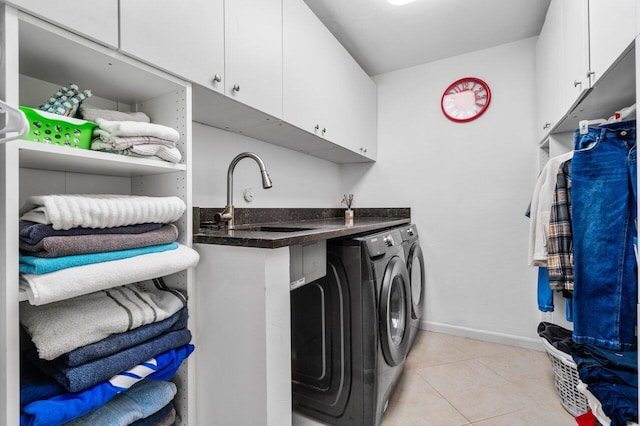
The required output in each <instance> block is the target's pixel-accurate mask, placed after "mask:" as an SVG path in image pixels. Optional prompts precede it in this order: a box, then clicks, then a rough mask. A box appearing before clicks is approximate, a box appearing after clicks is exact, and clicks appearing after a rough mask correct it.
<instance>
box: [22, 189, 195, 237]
mask: <svg viewBox="0 0 640 426" xmlns="http://www.w3.org/2000/svg"><path fill="white" fill-rule="evenodd" d="M186 209H187V206H186V204H185V203H184V201H182V200H181V199H180V198H178V197H176V196H173V197H147V196H140V195H118V194H79V195H73V194H61V195H55V194H54V195H34V196H31V197H29V198H28V199H27V202H26V203H25V205H24V206H23V207H22V209H21V210H20V212H21V214H22V216H21V217H20V219H21V220H29V221H31V222H36V223H44V224H51V225H52V226H53V229H71V228H76V227H81V228H110V227H114V226H125V225H135V224H139V223H147V222H150V223H170V222H174V221H176V220H178V219H179V218H180V217H181V216H182V214H183V213H184V211H185V210H186Z"/></svg>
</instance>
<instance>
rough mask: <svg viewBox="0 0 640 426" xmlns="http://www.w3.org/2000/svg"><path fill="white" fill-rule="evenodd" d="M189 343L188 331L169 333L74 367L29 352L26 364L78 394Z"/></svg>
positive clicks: (189, 335)
mask: <svg viewBox="0 0 640 426" xmlns="http://www.w3.org/2000/svg"><path fill="white" fill-rule="evenodd" d="M190 341H191V332H190V331H189V330H188V329H186V328H183V329H182V330H177V331H170V332H168V333H164V334H162V335H161V336H158V337H156V338H153V339H151V340H148V341H146V342H144V343H142V344H140V345H137V346H133V347H131V348H128V349H125V350H123V351H120V352H118V353H115V354H113V355H110V356H108V357H104V358H100V359H97V360H94V361H91V362H88V363H86V364H82V365H80V366H78V367H69V366H67V365H65V364H64V363H62V362H57V361H55V360H54V361H45V360H42V359H40V358H38V356H37V354H36V353H35V352H31V353H30V354H29V355H28V356H29V361H30V362H31V363H33V364H35V365H36V366H37V367H38V368H40V370H42V371H43V372H44V373H45V374H47V375H49V376H51V377H52V378H53V379H55V380H56V381H57V382H58V383H60V384H61V385H62V386H63V387H64V388H65V389H66V390H68V391H69V392H79V391H82V390H84V389H87V388H89V387H91V386H93V385H95V384H97V383H100V382H102V381H105V380H108V379H109V378H110V377H112V376H114V375H116V374H118V373H119V372H121V371H125V370H127V369H129V368H132V367H133V366H135V365H137V364H140V363H141V362H144V361H145V360H147V359H149V358H152V357H154V356H155V355H157V354H160V353H163V352H166V351H168V350H169V349H173V348H177V347H179V346H183V345H186V344H187V343H189V342H190Z"/></svg>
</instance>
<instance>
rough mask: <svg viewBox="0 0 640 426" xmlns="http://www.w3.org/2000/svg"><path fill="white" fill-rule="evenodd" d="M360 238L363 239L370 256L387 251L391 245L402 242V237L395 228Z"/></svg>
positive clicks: (379, 254)
mask: <svg viewBox="0 0 640 426" xmlns="http://www.w3.org/2000/svg"><path fill="white" fill-rule="evenodd" d="M362 240H364V242H365V244H366V246H367V252H368V254H369V256H370V257H376V256H381V255H383V254H385V253H387V251H389V249H391V248H392V247H395V246H397V245H399V244H401V243H402V237H401V236H400V232H399V231H397V230H393V231H387V232H383V233H380V234H375V235H368V236H366V237H362Z"/></svg>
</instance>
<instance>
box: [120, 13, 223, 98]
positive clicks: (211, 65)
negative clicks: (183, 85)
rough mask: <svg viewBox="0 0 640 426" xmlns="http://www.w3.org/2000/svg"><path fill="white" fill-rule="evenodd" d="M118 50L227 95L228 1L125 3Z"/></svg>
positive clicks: (121, 15)
mask: <svg viewBox="0 0 640 426" xmlns="http://www.w3.org/2000/svg"><path fill="white" fill-rule="evenodd" d="M120 48H121V49H122V51H123V52H125V53H127V54H129V55H131V56H133V57H136V58H139V59H141V60H143V61H145V62H147V63H150V64H153V65H154V66H157V67H159V68H162V69H164V70H166V71H169V72H171V73H174V74H176V75H179V76H182V77H184V78H186V79H188V80H190V81H192V82H194V83H197V84H200V85H202V86H204V87H207V88H208V89H211V90H215V91H218V92H220V93H224V84H225V81H226V79H225V73H224V71H225V69H224V66H225V64H224V0H207V1H204V2H203V1H195V0H187V1H183V2H182V3H181V6H180V7H176V2H174V1H171V0H124V1H121V2H120Z"/></svg>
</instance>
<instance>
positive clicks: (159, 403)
mask: <svg viewBox="0 0 640 426" xmlns="http://www.w3.org/2000/svg"><path fill="white" fill-rule="evenodd" d="M175 394H176V385H175V384H173V383H171V382H165V381H160V380H142V381H141V382H138V383H136V384H135V385H133V386H132V387H131V388H130V389H128V390H126V391H124V392H122V393H119V394H118V395H116V396H114V397H113V398H112V399H111V400H109V402H107V403H106V404H104V405H103V406H101V407H98V408H97V409H95V410H93V411H91V412H90V413H87V414H85V415H84V416H82V417H78V418H77V419H74V420H72V421H70V422H69V423H66V424H65V426H82V425H100V426H122V425H129V424H131V423H133V422H135V421H136V420H140V419H144V418H145V417H149V416H150V415H152V414H153V413H155V412H157V411H158V410H160V409H162V407H164V406H166V405H167V404H169V403H170V402H171V401H172V400H173V397H174V396H175Z"/></svg>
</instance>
